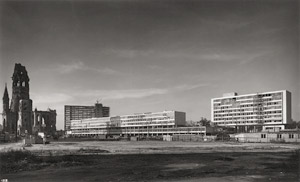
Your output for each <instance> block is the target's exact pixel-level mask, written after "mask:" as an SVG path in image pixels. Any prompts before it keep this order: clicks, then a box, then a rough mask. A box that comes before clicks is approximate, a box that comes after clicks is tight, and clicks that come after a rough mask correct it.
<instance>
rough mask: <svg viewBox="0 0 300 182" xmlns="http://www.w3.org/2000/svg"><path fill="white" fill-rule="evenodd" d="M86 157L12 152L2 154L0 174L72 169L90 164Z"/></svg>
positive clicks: (21, 151) (20, 151)
mask: <svg viewBox="0 0 300 182" xmlns="http://www.w3.org/2000/svg"><path fill="white" fill-rule="evenodd" d="M91 162H92V161H91V160H85V157H84V156H77V155H63V156H55V155H53V154H51V155H49V156H38V155H36V154H34V153H32V152H30V151H26V150H11V151H7V152H2V153H0V173H2V174H8V173H16V172H19V171H28V170H37V169H42V168H45V167H49V166H54V167H57V168H60V167H71V166H80V165H84V164H90V163H91Z"/></svg>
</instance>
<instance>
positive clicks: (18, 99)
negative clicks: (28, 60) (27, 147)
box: [10, 64, 32, 135]
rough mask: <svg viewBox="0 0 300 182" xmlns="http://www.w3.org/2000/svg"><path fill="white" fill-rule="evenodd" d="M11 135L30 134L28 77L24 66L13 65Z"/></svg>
mask: <svg viewBox="0 0 300 182" xmlns="http://www.w3.org/2000/svg"><path fill="white" fill-rule="evenodd" d="M12 80H13V84H12V99H11V104H10V111H11V119H10V120H11V133H15V132H18V134H19V135H20V134H25V133H28V134H31V133H32V100H31V99H30V98H29V77H28V74H27V71H26V68H25V66H22V65H21V64H15V69H14V74H13V76H12Z"/></svg>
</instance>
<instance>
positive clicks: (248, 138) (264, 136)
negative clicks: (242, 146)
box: [234, 132, 300, 142]
mask: <svg viewBox="0 0 300 182" xmlns="http://www.w3.org/2000/svg"><path fill="white" fill-rule="evenodd" d="M234 138H235V139H236V140H237V141H239V142H300V133H281V132H278V133H264V132H262V133H240V134H237V135H235V136H234Z"/></svg>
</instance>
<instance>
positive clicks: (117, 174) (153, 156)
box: [0, 141, 300, 182]
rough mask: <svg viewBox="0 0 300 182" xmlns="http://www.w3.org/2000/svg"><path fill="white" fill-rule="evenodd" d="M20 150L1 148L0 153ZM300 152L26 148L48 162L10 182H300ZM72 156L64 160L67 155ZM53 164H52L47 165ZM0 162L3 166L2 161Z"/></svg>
mask: <svg viewBox="0 0 300 182" xmlns="http://www.w3.org/2000/svg"><path fill="white" fill-rule="evenodd" d="M19 148H21V144H2V145H0V151H1V152H3V151H7V150H11V149H19ZM299 148H300V146H299V145H297V144H262V143H198V142H197V143H192V142H159V141H156V142H151V141H147V142H145V141H143V142H96V141H93V142H55V143H52V144H49V145H34V146H32V147H28V148H26V150H30V151H31V152H33V153H35V154H38V155H39V156H44V157H43V158H45V159H46V160H43V162H42V163H41V165H44V166H45V167H41V168H40V169H37V170H32V171H18V172H15V173H5V174H1V178H7V179H9V181H190V182H192V181H195V182H196V181H208V182H210V181H242V182H248V181H300V177H299V174H300V167H299V166H300V155H299V152H296V151H297V150H299ZM66 154H67V155H70V154H71V156H72V157H71V158H68V159H66V158H65V157H64V156H63V155H66ZM51 158H55V160H52V161H50V162H51V163H49V159H51ZM0 162H1V161H0Z"/></svg>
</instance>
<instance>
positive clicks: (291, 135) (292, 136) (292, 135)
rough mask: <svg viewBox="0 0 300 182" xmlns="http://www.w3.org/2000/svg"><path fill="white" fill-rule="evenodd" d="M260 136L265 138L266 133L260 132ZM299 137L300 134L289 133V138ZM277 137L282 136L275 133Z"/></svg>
mask: <svg viewBox="0 0 300 182" xmlns="http://www.w3.org/2000/svg"><path fill="white" fill-rule="evenodd" d="M260 137H261V138H266V134H261V136H260ZM296 137H298V139H300V134H289V138H296ZM277 138H282V134H277Z"/></svg>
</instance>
